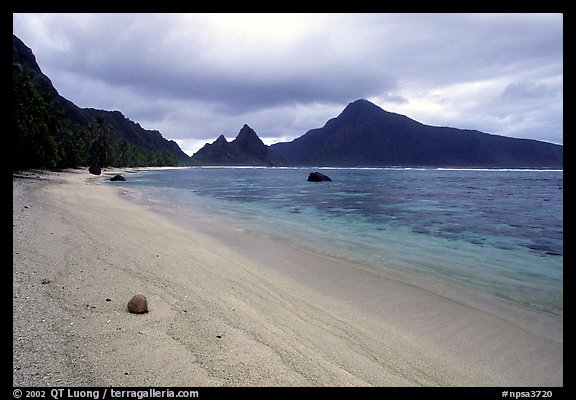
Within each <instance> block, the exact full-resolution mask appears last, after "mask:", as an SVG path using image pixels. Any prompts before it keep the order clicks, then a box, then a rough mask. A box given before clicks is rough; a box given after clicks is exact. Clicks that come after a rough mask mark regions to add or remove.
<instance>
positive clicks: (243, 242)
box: [13, 170, 563, 387]
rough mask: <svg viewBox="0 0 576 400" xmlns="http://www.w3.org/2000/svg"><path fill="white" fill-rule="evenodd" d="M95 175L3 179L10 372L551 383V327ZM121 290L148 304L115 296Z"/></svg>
mask: <svg viewBox="0 0 576 400" xmlns="http://www.w3.org/2000/svg"><path fill="white" fill-rule="evenodd" d="M116 172H118V171H111V170H110V171H105V174H114V173H116ZM36 175H37V176H38V177H39V178H41V179H28V178H30V177H31V178H34V177H36ZM126 176H127V177H128V179H129V176H128V175H126ZM107 177H108V176H107V175H105V176H99V177H97V176H94V175H90V174H89V173H88V172H87V171H85V170H69V171H65V172H60V173H55V172H50V173H42V174H34V173H30V174H28V178H14V179H13V346H14V350H13V368H14V372H13V384H14V385H17V386H54V385H59V386H66V385H73V386H507V387H509V386H562V385H563V343H562V342H563V340H562V337H561V336H562V332H561V331H560V332H558V331H555V333H554V332H553V333H547V332H546V331H543V330H541V329H532V328H531V327H529V326H526V325H523V324H519V323H518V322H517V321H514V320H513V319H507V318H505V317H503V316H502V314H498V313H490V312H487V311H486V310H482V309H479V308H475V307H471V306H470V305H468V304H465V303H464V302H460V301H456V300H454V299H451V298H449V297H446V296H442V295H439V294H435V293H434V292H431V291H429V290H424V289H422V288H419V287H418V286H415V285H411V284H407V283H405V282H402V281H401V280H398V279H396V277H395V276H387V275H386V274H375V273H373V272H371V271H369V270H366V269H363V268H361V267H359V266H356V265H353V264H350V263H347V262H345V261H343V260H338V259H334V258H330V257H326V256H323V255H320V254H316V253H314V252H312V251H308V250H303V249H298V248H295V247H293V246H291V245H290V244H287V243H283V242H279V241H274V240H271V239H266V238H262V237H260V236H258V235H253V234H249V233H246V232H238V231H232V230H227V229H226V227H225V226H218V225H216V224H215V225H211V226H210V227H204V228H203V229H194V227H193V226H191V225H187V226H186V227H185V226H183V225H182V224H176V223H174V222H173V221H171V220H170V218H167V217H165V216H162V215H159V214H158V213H155V212H153V211H151V210H150V209H147V208H146V207H144V206H141V205H138V204H135V203H133V202H129V201H127V200H126V199H124V198H122V196H120V195H119V191H118V190H117V188H116V187H112V186H111V185H107V184H105V183H104V182H103V180H104V179H107ZM205 219H206V218H205V216H204V218H203V220H205ZM136 293H142V294H144V295H145V296H146V297H147V298H148V301H149V304H150V312H149V313H146V314H130V313H129V312H128V311H127V310H126V304H127V302H128V301H129V300H130V298H131V297H132V296H133V295H134V294H136Z"/></svg>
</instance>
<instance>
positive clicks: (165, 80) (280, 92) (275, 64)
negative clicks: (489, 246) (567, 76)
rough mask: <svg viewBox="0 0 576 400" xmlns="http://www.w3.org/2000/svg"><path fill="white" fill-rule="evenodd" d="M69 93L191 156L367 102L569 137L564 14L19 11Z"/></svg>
mask: <svg viewBox="0 0 576 400" xmlns="http://www.w3.org/2000/svg"><path fill="white" fill-rule="evenodd" d="M13 22H14V28H13V33H14V34H15V35H16V36H18V37H19V38H20V39H21V40H22V41H23V42H24V43H25V44H26V45H27V46H28V47H30V48H31V49H32V51H33V52H34V54H35V56H36V60H37V62H38V64H39V65H40V68H41V69H42V71H43V72H44V73H45V74H46V75H48V77H49V78H50V79H51V80H52V83H53V84H54V86H55V88H56V89H57V90H58V91H59V93H60V94H61V95H62V96H64V97H66V98H67V99H68V100H71V101H72V102H74V103H75V104H76V105H78V106H80V107H93V108H99V109H104V110H119V111H121V112H122V113H123V114H124V115H125V116H126V117H128V118H129V119H131V120H133V121H135V122H138V123H139V124H140V125H141V126H142V127H143V128H146V129H156V130H159V131H160V132H161V133H162V135H163V136H164V137H165V138H167V139H173V140H175V141H176V142H177V143H178V144H179V145H180V147H181V148H182V149H183V150H184V151H185V152H187V153H188V154H189V155H191V154H193V153H194V152H195V151H197V150H198V149H199V148H200V147H202V146H203V145H204V144H205V143H206V142H212V141H214V140H215V139H216V138H217V137H218V136H219V135H220V134H224V135H225V136H226V138H227V139H228V140H232V139H234V138H235V137H236V135H237V134H238V132H239V131H240V129H241V128H242V126H243V125H244V124H248V125H250V126H251V127H252V128H253V129H254V130H255V131H256V133H258V135H259V136H260V138H261V139H262V140H263V141H264V142H265V143H267V144H271V143H276V142H278V141H288V140H292V139H294V138H296V137H298V136H301V135H302V134H304V133H305V132H306V131H308V130H310V129H313V128H319V127H322V126H323V125H324V124H325V123H326V121H327V120H328V119H330V118H333V117H335V116H337V115H338V114H339V113H340V112H341V111H342V110H343V109H344V107H346V105H347V104H348V103H350V102H352V101H354V100H356V99H359V98H364V99H368V100H370V101H372V102H373V103H375V104H377V105H378V106H380V107H382V108H383V109H385V110H387V111H392V112H396V113H400V114H404V115H407V116H408V117H410V118H412V119H415V120H417V121H419V122H422V123H425V124H428V125H436V126H452V127H456V128H467V129H478V130H481V131H483V132H488V133H494V134H500V135H506V136H512V137H522V138H531V139H538V140H544V141H548V142H553V143H563V123H562V118H563V115H562V113H563V16H562V14H14V17H13Z"/></svg>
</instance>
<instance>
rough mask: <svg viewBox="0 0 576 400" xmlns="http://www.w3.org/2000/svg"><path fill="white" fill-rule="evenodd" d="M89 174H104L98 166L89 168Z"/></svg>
mask: <svg viewBox="0 0 576 400" xmlns="http://www.w3.org/2000/svg"><path fill="white" fill-rule="evenodd" d="M88 172H90V173H91V174H93V175H100V174H101V173H102V168H100V167H99V166H98V165H91V166H90V167H88Z"/></svg>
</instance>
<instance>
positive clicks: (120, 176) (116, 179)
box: [110, 175, 126, 182]
mask: <svg viewBox="0 0 576 400" xmlns="http://www.w3.org/2000/svg"><path fill="white" fill-rule="evenodd" d="M110 180H111V181H112V182H115V181H125V180H126V178H124V177H123V176H122V175H114V176H113V177H112V178H110Z"/></svg>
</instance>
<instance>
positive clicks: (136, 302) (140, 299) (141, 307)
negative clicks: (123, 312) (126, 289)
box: [128, 294, 148, 314]
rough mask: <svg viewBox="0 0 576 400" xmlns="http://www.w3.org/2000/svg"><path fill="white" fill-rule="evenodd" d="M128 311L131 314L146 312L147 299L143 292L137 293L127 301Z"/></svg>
mask: <svg viewBox="0 0 576 400" xmlns="http://www.w3.org/2000/svg"><path fill="white" fill-rule="evenodd" d="M128 311H130V312H131V313H133V314H144V313H147V312H148V300H147V299H146V296H144V295H143V294H137V295H134V297H132V299H130V301H129V302H128Z"/></svg>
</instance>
